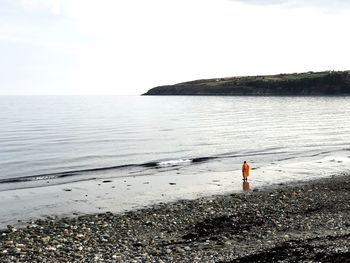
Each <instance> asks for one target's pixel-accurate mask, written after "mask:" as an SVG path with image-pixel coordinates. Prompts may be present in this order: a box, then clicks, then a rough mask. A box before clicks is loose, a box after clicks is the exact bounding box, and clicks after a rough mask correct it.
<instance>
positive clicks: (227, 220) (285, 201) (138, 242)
mask: <svg viewBox="0 0 350 263" xmlns="http://www.w3.org/2000/svg"><path fill="white" fill-rule="evenodd" d="M349 253H350V175H341V176H336V177H333V178H328V179H320V180H317V181H312V182H308V183H305V184H302V185H294V186H279V187H277V188H275V189H269V190H264V191H261V192H260V191H256V192H250V193H244V194H243V193H242V194H232V195H227V196H215V197H212V198H201V199H197V200H193V201H178V202H175V203H171V204H161V205H157V206H154V207H151V208H146V209H142V210H136V211H132V212H128V213H125V214H122V215H114V214H112V213H104V214H98V215H85V216H80V217H76V218H48V219H45V220H37V221H36V222H32V223H30V224H28V225H27V226H25V227H23V228H19V229H16V228H14V227H12V226H8V229H6V230H2V231H0V262H4V263H6V262H227V263H228V262H350V260H349V258H350V254H349Z"/></svg>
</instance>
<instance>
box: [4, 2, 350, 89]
mask: <svg viewBox="0 0 350 263" xmlns="http://www.w3.org/2000/svg"><path fill="white" fill-rule="evenodd" d="M305 2H306V1H302V0H270V1H269V0H267V1H259V0H242V1H238V0H0V94H118V95H128V94H141V93H143V92H146V91H147V90H148V89H150V88H152V87H154V86H157V85H163V84H175V83H178V82H182V81H190V80H194V79H200V78H214V77H229V76H238V75H261V74H278V73H291V72H303V71H311V70H312V71H321V70H349V69H350V52H349V46H350V37H349V33H348V32H349V25H350V4H348V3H347V2H350V1H341V0H332V1H328V0H327V1H323V0H314V1H312V0H309V1H307V3H305Z"/></svg>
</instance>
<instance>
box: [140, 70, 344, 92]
mask: <svg viewBox="0 0 350 263" xmlns="http://www.w3.org/2000/svg"><path fill="white" fill-rule="evenodd" d="M142 95H146V96H154V95H171V96H174V95H177V96H184V95H187V96H218V95H219V96H334V95H338V96H339V95H342V96H343V95H350V71H324V72H306V73H294V74H279V75H265V76H246V77H229V78H215V79H202V80H194V81H188V82H182V83H178V84H174V85H164V86H158V87H155V88H152V89H150V90H148V91H147V92H146V93H144V94H142Z"/></svg>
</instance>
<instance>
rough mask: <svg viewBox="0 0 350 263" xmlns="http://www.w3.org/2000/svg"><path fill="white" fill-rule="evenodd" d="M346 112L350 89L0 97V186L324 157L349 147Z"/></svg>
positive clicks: (349, 109) (332, 164)
mask: <svg viewBox="0 0 350 263" xmlns="http://www.w3.org/2000/svg"><path fill="white" fill-rule="evenodd" d="M349 116H350V97H221V96H218V97H215V96H213V97H206V96H198V97H196V96H194V97H192V96H189V97H181V96H179V97H177V96H174V97H172V96H169V97H168V96H164V97H163V96H162V97H148V96H130V97H127V96H126V97H122V96H2V97H0V190H7V189H16V188H25V187H37V186H40V185H43V184H44V183H48V182H50V183H53V184H56V183H64V182H70V181H79V180H88V179H91V178H95V177H98V176H100V175H101V176H102V175H104V174H106V173H108V174H110V175H113V176H116V177H118V176H126V177H127V176H141V175H142V176H147V174H154V173H159V172H164V171H168V170H169V171H170V170H173V169H174V168H176V170H177V171H181V169H186V170H187V171H193V172H195V171H199V170H200V169H204V168H203V167H206V169H211V170H212V171H216V170H218V171H229V170H230V169H232V167H233V165H234V164H239V163H241V162H242V161H243V160H248V161H249V162H251V163H252V164H253V165H252V166H253V167H255V169H257V168H259V166H262V165H265V164H278V163H280V162H283V161H286V160H295V162H303V161H304V160H314V162H315V163H317V162H322V161H320V160H322V158H325V157H331V156H332V155H336V154H337V153H340V152H347V151H349V149H350V117H349ZM349 155H350V152H349ZM345 157H346V156H345ZM339 163H341V161H339ZM326 165H327V166H329V167H337V166H339V165H340V164H338V162H337V161H333V162H329V164H326ZM343 168H344V167H343ZM312 169H314V168H312V167H311V168H310V170H312ZM309 172H311V171H309ZM166 174H167V173H163V176H166Z"/></svg>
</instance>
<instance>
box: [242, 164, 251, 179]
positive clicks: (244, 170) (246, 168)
mask: <svg viewBox="0 0 350 263" xmlns="http://www.w3.org/2000/svg"><path fill="white" fill-rule="evenodd" d="M242 175H243V181H247V180H248V176H249V164H248V163H247V162H246V161H244V163H243V165H242Z"/></svg>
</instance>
